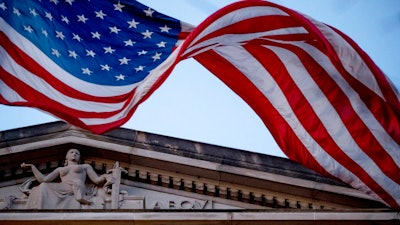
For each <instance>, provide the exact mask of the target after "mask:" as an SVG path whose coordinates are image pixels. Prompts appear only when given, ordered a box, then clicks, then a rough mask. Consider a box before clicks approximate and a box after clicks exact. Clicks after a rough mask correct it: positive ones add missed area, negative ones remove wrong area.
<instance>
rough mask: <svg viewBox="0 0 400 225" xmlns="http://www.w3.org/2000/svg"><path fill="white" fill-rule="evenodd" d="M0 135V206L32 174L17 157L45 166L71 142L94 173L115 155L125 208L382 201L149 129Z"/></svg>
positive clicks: (56, 161)
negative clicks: (122, 171) (147, 130)
mask: <svg viewBox="0 0 400 225" xmlns="http://www.w3.org/2000/svg"><path fill="white" fill-rule="evenodd" d="M0 138H1V142H0V165H1V166H0V170H1V174H0V176H1V179H0V180H1V182H0V190H1V193H2V195H3V196H0V198H3V207H4V206H6V204H7V202H6V200H7V196H11V195H12V196H16V197H17V198H18V199H22V198H23V195H22V194H21V193H20V192H18V191H19V190H18V186H19V185H20V184H22V183H23V182H24V181H25V180H26V179H28V178H29V177H32V173H31V172H30V171H27V170H23V169H22V168H21V167H20V164H21V163H23V162H29V163H32V164H35V165H37V167H38V168H39V169H40V170H41V171H42V172H43V173H48V172H50V171H52V170H54V169H55V168H57V167H59V166H61V165H62V164H63V160H64V156H65V153H66V152H67V150H68V149H70V148H76V149H79V150H80V151H81V153H82V159H83V161H84V163H87V164H90V165H91V166H92V167H93V168H94V169H95V171H96V172H97V173H98V174H103V173H106V172H107V170H109V169H110V168H112V167H113V165H114V163H115V162H116V161H118V162H119V164H120V166H121V168H123V169H124V170H126V171H127V173H124V174H122V175H121V187H120V188H121V190H124V191H126V194H125V197H126V198H125V199H126V201H125V202H124V203H121V207H122V208H123V207H125V208H126V209H129V208H135V207H141V206H143V209H183V210H186V209H196V210H205V209H225V210H232V209H271V208H288V209H308V210H309V209H318V210H332V209H357V208H385V206H383V205H382V204H381V203H379V202H377V201H374V200H373V199H371V198H370V197H368V196H366V195H364V194H362V193H361V192H359V191H357V190H354V189H352V188H350V187H349V186H347V185H345V184H343V183H341V182H339V181H337V180H331V179H328V178H325V177H322V176H320V175H318V174H316V173H314V172H312V171H310V170H308V169H306V168H304V167H302V166H300V165H298V164H296V163H294V162H292V161H290V160H287V159H284V158H279V157H274V156H267V155H262V154H258V153H251V152H247V151H242V150H237V149H230V148H224V147H220V146H213V145H209V144H205V143H198V142H193V141H188V140H181V139H177V138H172V137H167V136H162V135H157V134H150V133H145V132H140V131H134V130H128V129H118V130H115V131H113V132H110V133H107V134H104V135H96V134H92V133H89V132H86V131H84V130H81V129H77V128H75V127H72V126H70V125H68V124H65V123H63V122H56V123H50V124H44V125H38V126H34V127H27V128H21V129H16V130H10V131H5V132H1V133H0ZM18 193H19V195H18ZM128 200H129V201H128ZM141 201H142V202H141ZM124 204H125V205H124ZM127 204H128V205H127ZM129 204H130V205H129ZM135 209H137V208H135Z"/></svg>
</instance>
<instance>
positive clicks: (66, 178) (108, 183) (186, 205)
mask: <svg viewBox="0 0 400 225" xmlns="http://www.w3.org/2000/svg"><path fill="white" fill-rule="evenodd" d="M80 160H81V153H80V151H79V150H77V149H70V150H68V152H67V153H66V156H65V164H64V166H61V167H58V168H56V169H54V170H53V171H52V172H50V173H49V174H46V175H45V174H43V173H42V172H40V170H39V169H38V168H37V167H36V166H35V165H33V164H28V163H22V164H21V167H22V168H24V169H28V171H32V173H33V177H32V178H29V179H27V180H26V181H25V182H23V183H22V184H21V185H19V186H16V185H14V186H9V187H3V188H0V209H185V210H187V209H196V210H202V209H238V207H234V206H229V205H225V204H221V203H217V202H214V201H212V200H211V199H209V198H208V199H199V198H191V197H187V196H186V197H185V196H180V195H177V194H168V193H164V192H162V191H154V190H150V189H147V188H140V187H133V186H129V185H124V184H121V173H126V172H127V171H125V170H124V169H123V168H121V167H120V166H119V163H118V162H116V163H115V164H114V166H113V168H112V169H110V170H108V171H107V173H105V174H101V175H100V176H99V175H98V174H97V173H96V172H95V171H94V169H93V168H92V166H91V165H89V164H80ZM18 193H19V194H18ZM22 193H23V194H22ZM197 197H200V198H201V196H197Z"/></svg>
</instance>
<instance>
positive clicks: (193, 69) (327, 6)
mask: <svg viewBox="0 0 400 225" xmlns="http://www.w3.org/2000/svg"><path fill="white" fill-rule="evenodd" d="M140 2H142V3H144V4H146V5H148V6H150V7H153V8H154V9H156V10H158V11H160V12H162V13H165V14H167V15H169V16H173V17H175V18H177V19H180V20H183V21H185V22H188V23H190V24H192V25H198V24H199V23H201V22H202V21H203V20H204V19H206V18H207V17H208V16H209V15H211V14H212V13H213V12H214V11H216V10H218V9H219V8H221V7H223V6H225V5H228V4H230V3H232V2H234V1H228V0H218V1H215V0H201V1H199V0H168V1H160V0H141V1H140ZM272 2H275V3H278V4H281V5H283V6H286V7H288V8H291V9H294V10H297V11H299V12H302V13H304V14H307V15H309V16H311V17H313V18H314V19H317V20H319V21H321V22H324V23H326V24H329V25H331V26H334V27H336V28H338V29H339V30H341V31H342V32H344V33H345V34H347V35H348V36H350V37H351V38H352V39H353V40H354V41H355V42H356V43H358V44H359V45H360V47H361V48H362V49H363V50H364V51H365V52H366V53H367V54H368V55H369V56H370V57H371V58H372V59H373V60H374V61H375V63H376V64H377V65H378V66H379V67H380V68H381V69H382V70H383V71H384V72H385V73H386V75H388V76H389V77H390V79H391V80H392V82H393V83H394V84H395V86H396V87H397V88H398V89H399V88H400V74H399V73H400V57H399V56H398V54H399V53H400V41H399V40H400V1H398V0H381V1H376V0H324V1H320V0H303V1H293V0H281V1H278V0H277V1H272ZM56 120H58V119H57V118H54V117H53V116H51V115H49V114H47V113H45V112H42V111H39V110H36V109H31V108H26V107H10V106H4V105H0V130H8V129H13V128H19V127H24V126H30V125H35V124H41V123H46V122H51V121H56ZM123 127H125V128H129V129H136V130H141V131H146V132H151V133H156V134H162V135H167V136H173V137H178V138H184V139H189V140H193V141H199V142H205V143H210V144H216V145H221V146H226V147H232V148H238V149H243V150H249V151H254V152H260V153H264V154H270V155H276V156H282V157H284V155H283V153H282V152H281V151H280V149H279V147H278V146H277V145H276V144H275V141H274V140H273V138H272V137H271V135H270V133H269V132H268V130H267V129H266V127H265V126H264V124H263V123H262V122H261V120H260V119H259V118H258V116H257V115H256V114H255V113H254V112H253V111H252V109H250V107H248V106H247V104H246V103H244V102H243V101H242V100H241V99H240V98H239V97H238V96H236V95H235V94H234V93H233V92H232V91H230V89H229V88H228V87H226V86H225V85H224V84H223V83H222V82H220V81H219V80H218V79H216V78H215V77H214V75H212V74H211V73H209V72H208V71H207V70H206V69H205V68H203V67H202V66H201V65H200V64H198V63H197V62H195V61H194V60H190V59H189V60H185V61H182V62H180V63H179V64H178V65H177V67H176V68H175V69H174V71H173V72H172V74H171V75H170V77H169V78H168V79H167V80H166V82H165V83H164V84H163V85H162V86H161V87H160V88H159V89H158V90H157V91H156V92H155V93H154V94H153V95H152V96H151V97H150V98H149V99H148V100H147V101H146V102H144V103H143V104H142V105H141V106H140V107H139V108H138V110H137V111H136V113H135V114H134V115H133V117H132V118H131V119H130V121H129V122H127V123H126V124H125V125H124V126H123Z"/></svg>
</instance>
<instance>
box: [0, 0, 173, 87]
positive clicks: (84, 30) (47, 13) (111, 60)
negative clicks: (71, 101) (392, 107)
mask: <svg viewBox="0 0 400 225" xmlns="http://www.w3.org/2000/svg"><path fill="white" fill-rule="evenodd" d="M0 13H1V17H2V18H3V19H4V20H5V21H6V22H7V23H8V24H10V25H11V26H12V27H13V28H14V29H15V30H16V31H17V32H18V33H20V34H21V35H23V36H24V37H25V38H27V39H28V40H29V41H30V42H32V43H33V44H34V45H36V46H37V47H38V48H39V49H41V50H42V51H43V53H45V54H46V55H47V56H48V57H49V58H51V59H52V60H53V61H54V62H55V63H56V64H58V65H59V66H60V67H62V68H63V69H64V70H66V71H68V72H69V73H70V74H72V75H74V76H76V77H77V78H79V79H82V80H85V81H88V82H91V83H96V84H103V85H127V84H132V83H136V82H139V81H141V80H143V79H144V78H145V77H146V76H147V75H148V74H149V72H150V71H151V70H152V69H154V68H155V67H157V66H158V65H159V64H160V63H161V62H163V61H164V60H165V59H166V58H167V57H168V56H169V55H170V54H171V52H172V50H173V49H174V47H175V44H176V43H177V40H178V35H179V33H180V31H181V25H180V22H179V21H178V20H176V19H173V18H171V17H167V16H165V15H162V14H160V13H158V12H156V11H154V10H152V9H151V8H149V7H146V6H144V5H141V4H140V3H138V2H133V1H129V3H127V4H124V3H123V2H122V1H118V2H113V1H104V0H101V1H83V0H82V1H73V0H67V1H59V0H50V1H47V0H43V1H15V0H9V1H3V2H1V3H0Z"/></svg>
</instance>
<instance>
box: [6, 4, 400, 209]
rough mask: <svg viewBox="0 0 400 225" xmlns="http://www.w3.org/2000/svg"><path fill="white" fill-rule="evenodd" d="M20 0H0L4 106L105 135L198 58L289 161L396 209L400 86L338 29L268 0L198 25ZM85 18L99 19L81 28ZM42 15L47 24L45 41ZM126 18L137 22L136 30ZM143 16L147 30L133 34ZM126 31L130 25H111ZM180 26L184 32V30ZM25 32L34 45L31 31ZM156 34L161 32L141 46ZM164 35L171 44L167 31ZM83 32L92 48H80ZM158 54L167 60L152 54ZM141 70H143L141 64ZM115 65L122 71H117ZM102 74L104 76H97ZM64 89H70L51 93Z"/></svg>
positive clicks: (109, 8) (114, 7)
mask: <svg viewBox="0 0 400 225" xmlns="http://www.w3.org/2000/svg"><path fill="white" fill-rule="evenodd" d="M26 2H28V4H27V3H25V2H24V4H26V5H24V6H22V5H20V4H22V3H18V4H17V3H15V2H13V1H9V2H3V3H1V5H0V6H1V7H0V8H1V9H2V10H3V11H2V12H1V13H2V19H1V24H0V27H1V31H2V39H1V45H2V55H1V59H2V62H1V63H2V64H1V66H2V71H1V73H0V76H1V77H0V78H1V79H2V83H1V84H0V85H1V89H0V94H1V96H2V97H1V98H2V99H1V100H0V101H1V102H2V103H4V104H14V105H28V106H34V107H39V108H41V109H45V110H47V111H49V112H51V113H53V114H55V115H57V116H59V117H60V118H63V119H65V120H67V121H69V122H71V123H73V124H75V125H78V126H82V127H84V128H87V129H91V130H92V131H95V132H103V131H105V130H109V129H112V128H114V127H116V126H119V125H121V124H122V123H123V122H125V121H126V120H127V118H129V117H130V116H131V115H132V114H133V112H134V110H135V108H136V107H137V105H138V104H140V103H141V102H142V101H144V100H145V99H146V98H147V97H148V96H149V95H150V94H151V93H152V92H153V91H154V90H155V89H156V88H157V87H158V86H159V85H161V83H162V81H163V80H165V78H166V76H167V75H168V74H169V73H170V72H171V70H172V69H173V67H174V66H175V65H176V63H178V62H179V61H181V60H184V59H186V58H194V59H196V60H197V61H198V62H200V63H201V64H202V65H204V66H205V67H206V68H207V69H208V70H210V71H211V72H212V73H214V74H215V75H216V76H217V77H218V78H219V79H221V80H222V81H223V82H224V83H225V84H227V86H229V87H230V88H231V89H232V90H233V91H235V92H236V93H237V94H238V95H239V96H240V97H242V98H243V99H244V100H245V101H246V102H247V103H248V104H249V105H250V106H251V107H252V108H253V109H254V111H255V112H256V113H257V114H258V115H259V116H260V118H261V119H262V120H263V122H264V123H265V125H266V126H267V127H268V129H269V130H270V132H271V134H272V135H273V136H274V138H275V140H276V142H277V143H278V145H279V146H280V147H281V149H282V150H283V151H284V152H285V154H286V155H287V156H288V157H289V158H290V159H292V160H294V161H297V162H299V163H301V164H303V165H305V166H307V167H309V168H311V169H313V170H315V171H317V172H319V173H321V174H324V175H326V176H330V177H335V178H338V179H340V180H342V181H344V182H346V183H348V184H349V185H351V186H352V187H354V188H357V189H359V190H361V191H363V192H365V193H367V194H369V195H370V196H372V197H374V198H376V199H378V200H381V201H382V202H385V203H386V204H388V205H389V206H390V207H392V208H394V209H400V177H399V176H398V175H399V174H400V173H399V172H400V170H399V168H400V148H399V143H400V116H399V115H400V101H399V99H400V98H399V94H398V91H397V90H396V88H395V87H394V86H393V85H392V84H391V82H390V80H389V79H388V78H387V77H386V76H385V74H383V73H382V71H381V70H380V69H379V68H378V67H377V66H376V65H375V64H374V63H373V61H372V60H371V59H370V58H369V57H368V56H367V55H366V54H365V52H363V51H362V50H361V49H360V48H359V47H358V46H357V44H355V43H354V42H353V41H352V40H351V39H350V38H349V37H347V36H346V35H344V34H343V33H341V32H340V31H338V30H336V29H335V28H333V27H330V26H328V25H326V24H323V23H321V22H318V21H315V20H314V19H312V18H309V17H307V16H305V15H302V14H300V13H298V12H295V11H293V10H290V9H287V8H285V7H282V6H279V5H276V4H272V3H269V2H266V1H241V2H237V3H234V4H231V5H228V6H226V7H224V8H222V9H220V10H218V11H217V12H216V13H214V14H212V15H210V16H209V17H208V18H207V19H206V20H205V21H204V22H202V23H201V24H199V25H198V26H197V27H196V28H193V27H191V26H189V25H187V24H185V23H182V22H180V21H177V20H174V19H172V18H169V17H166V16H163V15H160V14H156V13H155V12H154V13H153V17H149V16H148V14H147V13H146V11H153V10H151V9H148V8H147V7H144V6H141V5H136V4H137V3H134V2H130V4H129V5H130V6H129V5H128V4H127V3H125V2H122V1H120V2H114V3H109V2H108V1H96V2H95V1H91V2H90V4H88V3H81V2H83V1H79V4H87V5H86V6H85V7H82V6H79V7H77V8H76V10H73V12H70V13H68V14H67V13H66V11H69V10H66V9H67V7H70V6H76V5H77V4H78V3H77V2H74V1H66V2H65V3H63V7H62V10H60V11H58V14H57V13H55V12H54V11H52V10H55V8H57V7H59V6H60V5H61V2H58V1H51V2H46V3H44V2H37V4H36V3H35V2H29V1H26ZM56 3H57V4H56ZM39 5H40V6H39ZM49 5H50V6H49ZM131 7H132V8H131ZM135 7H137V8H138V10H135V9H134V8H135ZM22 8H24V9H22ZM34 8H35V9H36V10H37V11H39V8H40V9H41V13H38V14H39V15H41V19H40V22H37V23H36V22H35V23H33V21H36V19H35V18H36V16H34V15H32V13H31V11H30V10H32V9H34ZM120 10H121V11H122V12H121V11H120ZM0 11H1V10H0ZM100 11H102V12H103V13H100ZM22 12H23V13H22ZM96 12H97V13H96ZM128 12H129V13H128ZM47 13H50V14H51V15H52V16H47V15H48V14H47ZM121 13H122V14H121ZM125 13H126V14H125ZM97 14H99V16H100V15H102V14H106V15H107V19H109V20H110V22H109V24H107V25H105V26H104V27H103V20H99V19H100V18H98V17H97ZM56 15H57V16H56ZM89 15H91V17H89ZM121 15H123V16H121ZM140 15H141V16H140ZM155 15H160V17H161V18H162V19H156V18H155V17H154V16H155ZM22 16H25V17H26V18H29V19H25V20H22V19H21V17H22ZM108 16H109V17H108ZM49 17H50V18H52V19H51V20H50V19H49ZM55 17H57V18H58V19H57V20H55V19H54V18H55ZM64 17H67V18H68V20H67V21H72V18H74V19H75V22H74V25H72V26H71V23H72V22H70V24H68V23H67V24H65V23H66V22H65V21H63V18H64ZM111 17H112V18H111ZM132 17H133V18H132ZM84 18H86V19H84ZM120 18H124V19H123V20H122V21H119V19H120ZM139 18H147V19H149V20H146V22H144V21H140V20H139ZM132 19H134V20H132ZM48 20H50V22H49V21H48ZM64 20H66V19H64ZM92 20H94V21H97V20H99V21H101V23H99V22H94V23H92V25H90V26H88V25H87V23H89V21H92ZM117 20H118V21H117ZM152 20H154V21H155V22H157V25H154V24H153V22H152ZM44 21H45V22H46V24H47V23H49V24H50V25H47V26H48V29H46V30H47V33H48V35H47V36H46V35H45V36H46V38H44V37H42V36H43V33H42V26H44V25H43V23H44ZM56 21H57V22H56ZM83 21H86V22H85V23H83ZM133 21H135V22H140V23H139V24H137V28H136V27H134V25H133V24H136V23H135V22H133ZM160 21H162V22H160ZM130 22H131V23H130ZM147 22H149V23H150V24H153V25H151V27H152V28H153V29H151V28H150V27H149V28H144V29H143V30H141V31H137V32H133V31H131V30H136V29H139V27H140V26H139V25H143V24H144V23H147ZM158 22H160V23H158ZM81 23H83V24H81ZM34 24H39V25H34ZM123 24H124V25H125V27H124V28H123V26H122V25H123ZM173 24H175V25H173ZM59 25H60V26H61V25H62V27H65V30H64V29H61V28H58V26H59ZM78 25H82V28H78ZM49 26H51V29H50V27H49ZM130 26H132V27H130ZM164 26H165V28H164V30H167V27H168V28H171V29H170V30H168V32H163V31H164V30H163V27H164ZM34 27H35V28H34ZM67 27H68V30H67ZM100 27H103V28H100ZM114 27H116V28H114ZM157 29H160V30H158V31H157V32H156V30H157ZM30 30H33V31H32V32H30ZM78 30H79V31H78ZM100 30H101V31H102V32H101V31H100ZM122 30H124V32H129V33H128V34H124V35H123V36H119V35H117V34H116V33H115V32H117V33H123V31H122ZM147 30H148V32H147ZM34 31H35V32H34ZM68 31H69V32H68ZM186 31H187V32H190V31H191V32H190V34H189V35H187V36H186V35H185V34H187V33H186ZM96 32H98V33H99V34H101V36H100V40H98V39H97V36H98V34H97V33H96ZM152 32H154V33H152ZM32 33H34V34H35V35H36V36H38V37H39V38H40V41H36V42H35V40H36V39H30V38H29V36H30V35H32ZM150 33H152V35H150ZM74 34H75V35H78V36H79V37H75V35H74ZM155 34H159V35H160V37H159V38H160V39H161V37H162V39H161V40H157V41H156V42H144V43H142V42H141V43H140V45H139V44H137V43H138V42H139V40H140V41H144V40H145V41H148V40H147V39H150V38H149V37H148V35H150V36H151V37H155V36H157V35H155ZM170 34H175V35H174V36H175V38H174V39H173V40H175V41H171V39H167V37H169V35H170ZM41 35H42V36H41ZM153 35H154V36H153ZM164 35H166V37H164ZM48 36H52V39H51V40H52V41H50V38H48ZM106 36H107V37H108V39H105V38H104V39H102V38H103V37H106ZM67 37H69V38H67ZM74 37H75V38H74ZM134 37H136V38H134ZM180 37H182V38H180ZM185 37H186V38H185ZM164 38H166V39H165V40H164ZM184 38H185V40H184V41H182V42H181V43H179V40H183V39H184ZM78 39H79V40H80V41H78ZM129 39H130V40H131V41H132V42H136V43H135V44H134V47H136V48H135V50H133V51H132V50H130V49H129V48H130V47H132V46H129V45H128V46H125V44H126V43H125V41H128V43H130V42H129ZM151 39H152V38H151ZM83 40H90V44H85V45H78V44H79V43H81V42H83ZM71 41H72V42H71ZM160 41H165V42H167V43H168V44H169V45H168V49H169V51H168V52H161V50H160V48H159V46H157V45H156V44H157V43H160ZM68 43H72V44H68ZM118 43H119V44H118ZM144 46H146V48H145V47H144ZM147 46H149V47H147ZM62 49H63V50H62ZM127 49H128V50H127ZM91 50H92V51H93V52H94V53H96V54H95V55H94V56H93V53H92V52H91ZM125 50H127V51H125ZM141 50H144V51H146V52H147V53H146V54H145V55H147V56H148V58H147V59H146V61H141V59H142V58H141V57H142V56H143V54H141V53H140V52H141ZM69 51H72V52H75V53H76V54H77V55H78V57H77V59H81V58H85V61H86V60H88V61H87V62H88V63H84V62H81V61H80V60H76V59H74V57H71V56H70V55H75V54H74V53H71V52H69ZM119 52H121V53H122V52H125V53H124V54H122V55H119V54H117V53H119ZM150 52H151V53H150ZM156 53H162V54H161V56H162V57H163V58H161V59H160V60H158V59H156V58H157V56H156V55H157V54H156ZM114 55H115V57H114ZM168 55H169V56H168ZM59 56H60V57H59ZM61 56H63V59H62V60H61ZM153 56H155V58H152V57H153ZM106 57H107V60H105V58H106ZM108 57H111V58H108ZM124 57H125V58H124ZM64 58H65V59H64ZM100 58H101V59H100ZM98 60H101V61H98ZM72 62H73V65H72ZM135 62H137V63H135ZM153 62H159V63H161V64H157V65H154V64H152V63H153ZM126 63H127V64H126ZM151 65H153V67H152V66H151ZM140 66H143V67H144V68H143V71H146V72H145V74H144V75H140V74H141V73H140V72H142V70H139V71H136V68H141V67H140ZM72 67H74V68H72ZM94 67H97V69H94ZM120 67H121V68H127V70H123V69H121V70H119V72H116V73H113V71H114V69H116V68H120ZM106 68H108V69H110V71H111V73H110V71H108V70H107V69H106ZM146 69H148V70H146ZM120 71H121V72H120ZM72 73H73V74H74V75H71V74H72ZM100 74H103V75H100ZM97 75H99V76H102V78H101V79H100V78H99V79H98V80H97V79H95V78H94V77H96V76H97ZM106 75H107V76H108V77H107V78H103V76H106ZM131 76H132V77H131ZM55 78H57V79H55ZM123 82H125V83H123ZM122 83H123V84H122ZM60 94H62V95H65V96H66V97H62V98H60V99H61V100H60V101H56V100H54V99H53V98H59V97H58V96H59V95H60ZM48 96H51V97H50V98H49V97H48ZM76 96H79V97H76ZM82 96H83V97H82ZM37 99H39V101H38V100H37ZM47 99H50V100H47ZM54 104H55V106H54ZM75 108H77V109H75Z"/></svg>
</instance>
